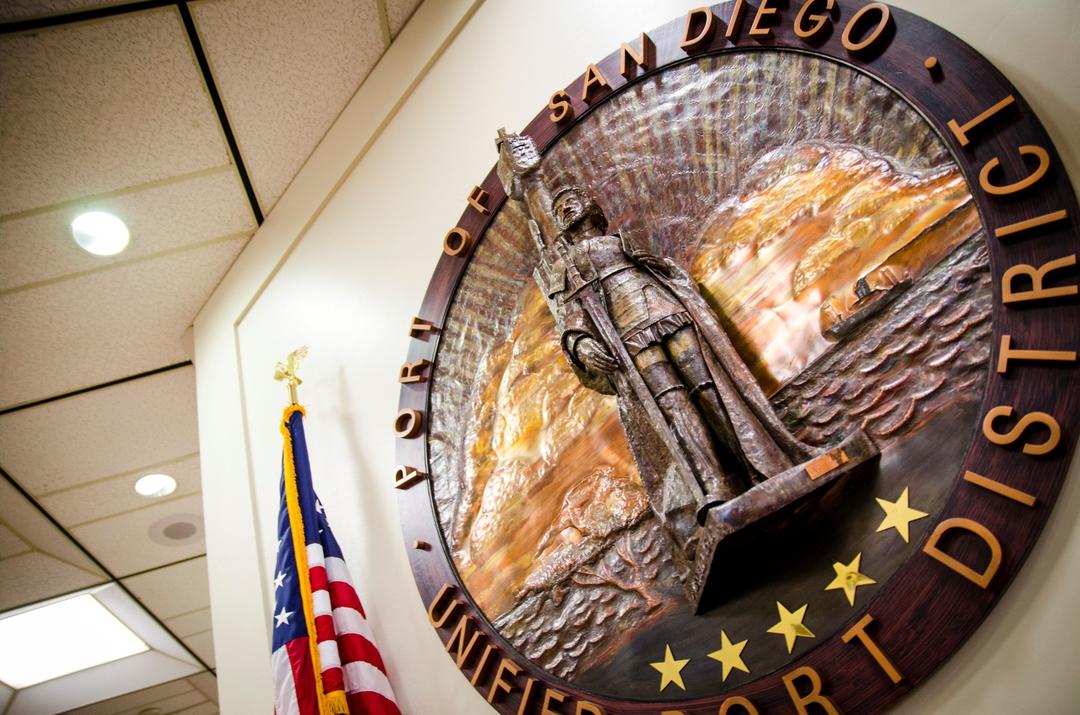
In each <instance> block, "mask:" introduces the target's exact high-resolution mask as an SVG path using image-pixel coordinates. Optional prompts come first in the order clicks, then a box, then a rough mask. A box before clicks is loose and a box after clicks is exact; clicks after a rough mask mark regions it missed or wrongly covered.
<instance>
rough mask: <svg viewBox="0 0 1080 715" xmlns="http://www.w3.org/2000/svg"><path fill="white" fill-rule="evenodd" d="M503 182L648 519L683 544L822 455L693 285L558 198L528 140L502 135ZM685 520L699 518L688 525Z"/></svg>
mask: <svg viewBox="0 0 1080 715" xmlns="http://www.w3.org/2000/svg"><path fill="white" fill-rule="evenodd" d="M497 143H498V146H499V149H500V160H499V166H498V170H499V176H500V178H501V179H502V180H503V184H504V185H505V186H506V188H507V195H508V196H510V197H511V198H515V199H518V200H521V201H523V202H524V203H525V206H526V208H527V209H528V212H529V214H530V216H531V217H532V219H533V220H532V221H531V222H530V229H531V231H532V233H533V238H534V241H535V242H536V245H537V250H538V251H539V253H540V261H539V264H538V266H537V268H536V271H535V272H534V276H535V278H536V281H537V283H538V284H539V286H540V288H541V290H542V291H543V292H544V295H545V298H546V299H547V301H548V305H549V307H550V309H551V311H552V313H553V314H554V316H555V319H556V324H557V327H558V330H559V337H560V342H561V345H562V349H563V351H564V353H565V355H566V359H567V361H568V362H569V363H570V365H571V367H573V369H574V371H575V372H576V373H577V375H578V377H579V379H580V380H581V381H582V383H583V384H584V385H585V386H587V387H589V388H592V389H595V390H597V391H599V392H603V393H606V394H614V395H616V396H617V398H618V404H619V412H620V418H621V421H622V423H623V427H624V429H625V431H626V435H627V441H628V443H629V445H630V448H631V451H632V452H633V454H634V459H635V462H636V463H637V466H638V468H639V469H638V470H639V473H640V474H641V477H642V482H643V484H644V486H645V491H646V494H647V496H648V497H649V501H650V504H651V506H652V508H653V510H654V511H655V512H656V513H657V515H658V516H659V517H660V518H661V520H662V521H664V522H668V521H672V522H681V524H679V523H671V524H669V527H672V530H673V531H674V532H675V533H676V534H677V535H679V536H681V537H683V539H682V540H683V541H684V543H685V541H686V540H687V539H688V538H689V536H690V535H691V534H690V532H691V531H692V527H693V521H696V522H697V523H698V524H702V523H704V522H705V519H706V516H707V514H708V511H709V509H711V508H712V507H715V506H717V505H720V504H722V503H724V502H726V501H728V500H730V499H733V498H735V497H737V496H739V495H740V494H742V493H743V492H745V491H747V490H748V489H750V488H751V487H753V486H754V485H756V484H759V483H761V482H763V481H765V480H766V479H768V478H770V477H772V476H774V475H776V474H779V473H781V472H783V471H785V470H787V469H790V468H791V467H792V466H794V465H797V464H799V463H801V462H803V461H805V460H807V459H808V458H810V457H812V456H814V455H815V454H816V450H814V449H813V448H811V447H809V446H808V445H805V444H803V443H802V442H800V441H798V440H797V439H796V438H795V437H794V436H793V435H792V434H791V433H790V432H789V431H788V430H787V428H786V427H785V426H784V424H783V423H782V422H781V421H780V419H779V418H778V417H777V416H776V414H775V412H774V411H773V409H772V406H771V405H770V403H769V400H768V398H767V397H766V396H765V394H764V392H763V391H762V389H761V387H760V385H759V384H758V383H757V380H756V379H755V378H754V376H753V374H752V373H751V372H750V370H749V368H747V366H746V364H745V363H744V362H743V360H742V358H741V357H740V356H739V354H738V353H737V351H736V350H735V348H734V346H733V345H732V344H731V341H730V339H729V338H728V336H727V334H726V333H725V332H724V329H723V328H722V327H721V325H720V322H719V320H718V319H717V317H716V315H715V314H714V313H713V311H712V309H711V308H710V307H709V305H708V303H707V302H706V301H705V299H704V298H703V297H702V296H701V294H700V293H699V292H698V289H697V286H696V284H695V283H694V282H693V280H692V279H691V278H690V276H689V275H688V274H687V273H686V272H685V271H684V270H683V269H682V268H680V267H679V266H678V265H677V264H675V263H674V262H673V261H671V260H670V259H668V258H661V257H659V256H654V255H651V254H650V253H648V252H647V251H645V250H643V249H641V248H640V247H636V246H633V245H631V242H630V240H628V238H627V237H624V236H620V235H619V234H617V233H609V232H608V221H607V218H606V217H605V216H604V212H603V211H602V210H601V208H600V206H599V205H598V204H597V203H596V201H595V200H594V199H593V198H592V197H591V196H589V194H588V193H586V192H585V191H584V190H582V189H581V188H579V187H576V186H564V187H562V188H559V189H558V190H557V191H556V192H555V193H554V195H552V194H551V193H550V192H549V189H548V187H547V185H546V183H545V181H544V178H543V175H542V172H541V170H540V161H539V155H538V153H537V152H536V148H535V144H533V142H532V139H531V138H530V137H521V136H517V135H506V134H505V133H502V132H501V133H500V138H499V140H498V142H497ZM687 513H690V514H693V515H694V516H696V519H695V520H687V519H685V518H680V514H681V516H682V517H685V515H686V514H687Z"/></svg>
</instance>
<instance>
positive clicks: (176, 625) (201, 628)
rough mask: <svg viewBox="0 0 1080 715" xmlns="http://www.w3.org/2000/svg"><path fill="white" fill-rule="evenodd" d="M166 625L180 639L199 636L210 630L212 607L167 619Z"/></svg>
mask: <svg viewBox="0 0 1080 715" xmlns="http://www.w3.org/2000/svg"><path fill="white" fill-rule="evenodd" d="M165 625H166V626H168V628H169V630H170V631H172V632H173V633H175V634H176V635H177V636H178V637H180V638H187V637H188V636H194V635H198V634H199V633H205V632H207V631H209V630H210V628H211V624H210V607H209V606H208V607H206V608H202V609H200V610H198V611H192V612H191V613H185V614H184V615H182V616H176V617H175V618H167V619H165Z"/></svg>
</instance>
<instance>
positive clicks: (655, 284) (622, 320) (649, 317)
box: [570, 236, 691, 355]
mask: <svg viewBox="0 0 1080 715" xmlns="http://www.w3.org/2000/svg"><path fill="white" fill-rule="evenodd" d="M570 255H571V258H572V260H573V261H574V265H575V267H576V268H577V269H578V272H579V273H580V274H581V277H582V279H583V280H585V281H598V282H599V284H600V288H601V291H602V292H603V294H604V296H605V298H606V299H607V304H608V308H609V310H610V311H611V319H612V321H613V322H614V324H615V328H616V329H617V330H618V331H619V335H620V337H622V338H623V342H624V344H625V345H626V347H627V349H628V350H629V352H630V354H631V355H634V354H636V353H638V352H640V351H641V350H643V349H645V348H646V347H647V346H648V345H650V344H652V343H656V342H659V341H660V340H663V338H664V337H666V336H667V335H670V334H671V333H673V332H674V331H676V330H678V329H679V328H680V327H682V326H684V325H689V324H690V323H691V320H690V317H689V316H688V315H687V314H686V309H685V308H684V307H683V305H682V304H681V303H680V302H679V301H678V300H677V299H676V298H675V296H673V295H672V294H671V292H670V291H669V290H668V289H667V288H665V287H664V286H663V285H662V284H661V283H660V282H659V281H657V280H656V279H655V278H654V277H653V275H652V274H651V273H650V272H649V271H647V270H645V269H644V268H642V267H641V266H639V265H637V264H636V263H634V262H633V261H632V260H631V259H630V257H629V256H627V255H626V252H625V250H624V247H623V240H622V239H621V238H620V237H619V236H596V237H594V238H589V239H587V240H585V241H582V242H581V243H578V244H574V245H573V246H572V247H571V249H570Z"/></svg>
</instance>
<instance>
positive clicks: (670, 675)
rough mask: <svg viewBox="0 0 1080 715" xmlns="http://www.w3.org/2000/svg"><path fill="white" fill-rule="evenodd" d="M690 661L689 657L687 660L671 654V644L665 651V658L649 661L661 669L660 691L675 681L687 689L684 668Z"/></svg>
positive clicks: (654, 666)
mask: <svg viewBox="0 0 1080 715" xmlns="http://www.w3.org/2000/svg"><path fill="white" fill-rule="evenodd" d="M689 662H690V659H689V658H686V659H685V660H675V656H673V655H672V654H671V646H670V645H669V646H667V647H666V649H665V651H664V660H662V661H661V662H659V663H649V665H651V666H652V667H653V668H655V669H656V670H658V671H660V675H661V678H660V692H663V691H664V688H666V687H667V686H668V685H670V684H672V683H675V684H676V685H678V686H679V687H680V688H682V689H683V690H686V686H685V685H683V680H682V675H681V673H682V669H683V668H685V667H686V664H687V663H689Z"/></svg>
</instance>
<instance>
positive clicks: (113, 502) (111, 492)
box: [36, 454, 202, 528]
mask: <svg viewBox="0 0 1080 715" xmlns="http://www.w3.org/2000/svg"><path fill="white" fill-rule="evenodd" d="M152 472H160V473H164V474H168V475H169V476H170V477H172V478H173V479H175V480H176V491H175V492H173V493H172V494H171V495H169V496H167V497H163V498H153V497H150V498H148V497H144V496H142V495H140V494H138V493H136V491H135V482H137V481H138V480H139V478H140V477H142V476H144V475H146V474H150V473H152ZM201 487H202V484H201V479H200V476H199V455H198V454H194V455H191V456H189V457H186V458H184V459H180V460H176V461H174V462H166V463H164V464H156V465H154V466H153V467H148V468H144V469H140V470H138V471H135V472H131V473H128V474H124V475H121V476H117V477H108V478H104V479H101V480H96V481H93V482H91V483H89V484H84V485H81V486H72V487H68V488H66V489H64V490H62V491H59V492H50V493H49V494H45V495H36V496H37V500H38V502H39V503H40V504H41V505H42V506H43V507H45V508H46V509H47V510H48V511H49V513H50V514H52V515H53V516H54V517H55V518H56V520H57V521H59V522H60V523H61V524H63V525H64V526H66V527H69V528H70V527H73V526H78V525H80V524H85V523H86V522H88V521H96V520H98V519H102V518H105V517H107V516H112V515H114V514H122V513H125V512H129V511H134V510H136V509H145V508H147V507H151V506H154V505H156V504H164V503H168V502H170V501H174V500H176V499H179V498H181V497H185V496H189V495H192V494H198V493H199V491H200V490H201Z"/></svg>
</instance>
